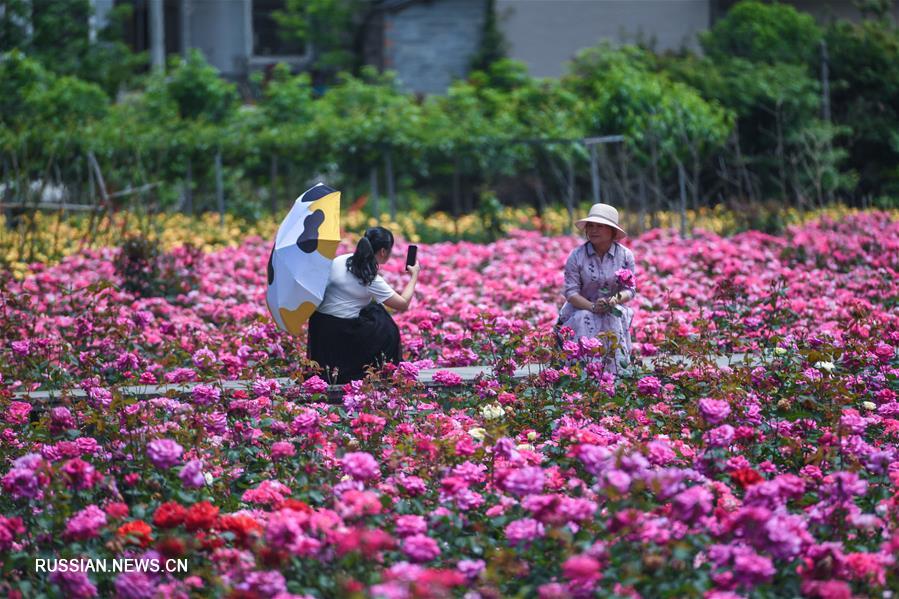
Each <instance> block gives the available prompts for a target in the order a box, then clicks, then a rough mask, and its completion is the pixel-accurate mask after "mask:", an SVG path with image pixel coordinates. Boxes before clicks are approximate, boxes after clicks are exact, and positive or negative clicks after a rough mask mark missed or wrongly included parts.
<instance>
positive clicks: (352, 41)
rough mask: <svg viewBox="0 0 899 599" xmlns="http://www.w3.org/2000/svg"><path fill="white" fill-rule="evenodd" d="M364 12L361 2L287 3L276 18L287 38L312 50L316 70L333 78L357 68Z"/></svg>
mask: <svg viewBox="0 0 899 599" xmlns="http://www.w3.org/2000/svg"><path fill="white" fill-rule="evenodd" d="M361 9H362V2H361V1H360V0H286V1H285V3H284V10H281V11H277V12H275V14H274V17H275V20H276V21H277V22H278V24H279V25H280V26H281V27H282V29H283V31H284V34H285V35H287V36H290V37H293V38H295V39H297V40H299V41H301V42H303V44H304V45H306V46H307V47H309V48H310V49H311V51H312V52H313V53H314V59H313V63H314V66H315V67H316V68H317V69H320V70H321V71H324V72H327V73H329V74H332V75H333V74H336V73H338V72H339V71H342V70H355V68H356V66H357V63H356V61H357V58H358V53H357V52H355V46H356V44H357V43H358V41H357V38H358V37H359V35H360V34H361V30H360V29H359V26H360V23H359V21H360V19H359V17H360V15H361V13H362V11H361ZM362 20H364V19H362Z"/></svg>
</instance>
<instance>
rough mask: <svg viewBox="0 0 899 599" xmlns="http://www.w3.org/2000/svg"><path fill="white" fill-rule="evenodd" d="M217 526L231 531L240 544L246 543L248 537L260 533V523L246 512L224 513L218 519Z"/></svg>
mask: <svg viewBox="0 0 899 599" xmlns="http://www.w3.org/2000/svg"><path fill="white" fill-rule="evenodd" d="M218 527H219V530H222V531H226V532H230V533H232V534H233V535H234V536H235V537H236V540H237V542H238V543H239V544H241V545H246V544H247V542H248V541H249V539H250V537H252V536H259V535H261V534H262V525H261V524H259V522H257V521H256V519H255V518H253V517H252V516H248V515H246V514H225V515H224V516H222V517H221V518H220V519H219V525H218Z"/></svg>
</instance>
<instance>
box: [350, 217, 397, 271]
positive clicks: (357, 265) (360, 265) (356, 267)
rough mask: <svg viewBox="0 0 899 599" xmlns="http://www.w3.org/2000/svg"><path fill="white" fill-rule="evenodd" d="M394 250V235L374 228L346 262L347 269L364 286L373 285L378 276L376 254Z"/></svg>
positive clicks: (381, 228) (362, 239)
mask: <svg viewBox="0 0 899 599" xmlns="http://www.w3.org/2000/svg"><path fill="white" fill-rule="evenodd" d="M383 249H386V250H388V251H390V250H392V249H393V233H391V232H390V231H388V230H387V229H385V228H384V227H372V228H370V229H368V230H367V231H365V235H363V236H362V238H361V239H360V240H359V243H358V244H356V251H355V252H353V255H352V256H350V257H349V258H348V259H347V261H346V269H347V270H348V271H350V272H351V273H353V276H354V277H356V278H357V279H359V281H360V282H361V283H362V284H363V285H371V283H372V281H374V280H375V277H376V276H378V262H377V261H376V260H375V252H379V251H381V250H383Z"/></svg>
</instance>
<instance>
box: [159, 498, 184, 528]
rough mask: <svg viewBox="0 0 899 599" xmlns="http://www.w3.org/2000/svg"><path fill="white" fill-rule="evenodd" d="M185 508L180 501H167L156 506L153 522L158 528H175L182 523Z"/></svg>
mask: <svg viewBox="0 0 899 599" xmlns="http://www.w3.org/2000/svg"><path fill="white" fill-rule="evenodd" d="M186 516H187V510H186V509H184V506H182V505H181V504H180V503H176V502H174V501H167V502H165V503H163V504H162V505H160V506H159V507H158V508H156V513H155V514H153V524H155V525H156V526H158V527H159V528H175V527H176V526H180V525H181V524H183V523H184V518H185V517H186Z"/></svg>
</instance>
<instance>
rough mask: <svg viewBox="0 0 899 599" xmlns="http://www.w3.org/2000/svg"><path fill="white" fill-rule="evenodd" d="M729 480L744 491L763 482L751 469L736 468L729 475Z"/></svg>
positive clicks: (759, 475) (760, 476)
mask: <svg viewBox="0 0 899 599" xmlns="http://www.w3.org/2000/svg"><path fill="white" fill-rule="evenodd" d="M730 478H731V479H732V480H733V481H734V482H735V483H737V484H738V485H740V486H741V487H743V488H744V489H745V488H746V487H751V486H752V485H754V484H756V483H760V482H762V481H763V480H765V479H764V478H762V475H761V474H759V473H758V472H756V471H755V470H753V469H752V468H737V469H736V470H734V471H733V472H731V473H730Z"/></svg>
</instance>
